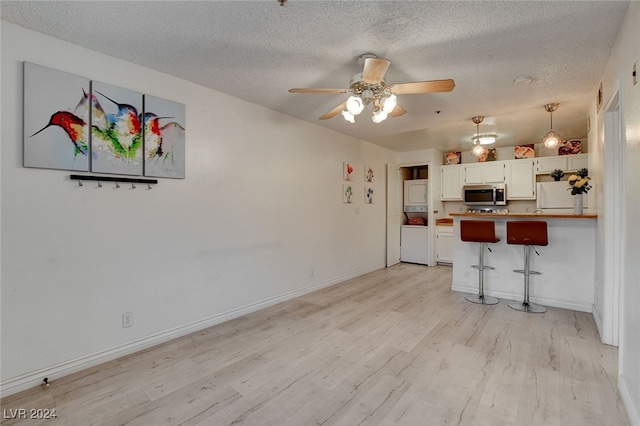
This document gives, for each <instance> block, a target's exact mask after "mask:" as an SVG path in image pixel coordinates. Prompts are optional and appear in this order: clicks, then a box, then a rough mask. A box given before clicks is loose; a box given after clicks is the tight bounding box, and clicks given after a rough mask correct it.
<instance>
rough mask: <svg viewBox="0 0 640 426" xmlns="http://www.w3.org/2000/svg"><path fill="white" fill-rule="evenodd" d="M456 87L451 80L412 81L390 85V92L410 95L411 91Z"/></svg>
mask: <svg viewBox="0 0 640 426" xmlns="http://www.w3.org/2000/svg"><path fill="white" fill-rule="evenodd" d="M454 87H456V83H455V82H454V81H453V80H431V81H414V82H411V83H398V84H394V85H393V86H391V92H393V93H395V94H396V95H410V94H412V93H434V92H450V91H452V90H453V88H454Z"/></svg>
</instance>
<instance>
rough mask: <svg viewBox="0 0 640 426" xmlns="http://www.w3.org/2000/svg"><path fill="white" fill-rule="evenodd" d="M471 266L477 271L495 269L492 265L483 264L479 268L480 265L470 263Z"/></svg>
mask: <svg viewBox="0 0 640 426" xmlns="http://www.w3.org/2000/svg"><path fill="white" fill-rule="evenodd" d="M471 267H472V268H473V269H477V270H479V271H492V270H494V269H496V268H494V267H493V266H487V265H484V267H483V268H481V267H480V265H471Z"/></svg>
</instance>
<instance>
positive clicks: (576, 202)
mask: <svg viewBox="0 0 640 426" xmlns="http://www.w3.org/2000/svg"><path fill="white" fill-rule="evenodd" d="M582 195H583V194H576V195H574V196H573V214H582V211H583V205H582Z"/></svg>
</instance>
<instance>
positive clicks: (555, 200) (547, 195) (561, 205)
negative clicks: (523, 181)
mask: <svg viewBox="0 0 640 426" xmlns="http://www.w3.org/2000/svg"><path fill="white" fill-rule="evenodd" d="M536 185H537V191H538V198H537V199H536V209H538V210H541V211H542V212H543V213H573V197H572V196H571V191H570V190H569V184H568V183H567V181H559V182H538V183H537V184H536ZM583 202H584V210H585V213H586V212H587V211H588V208H589V195H588V194H584V196H583Z"/></svg>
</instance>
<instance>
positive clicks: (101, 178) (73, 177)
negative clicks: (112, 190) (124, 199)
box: [69, 175, 158, 189]
mask: <svg viewBox="0 0 640 426" xmlns="http://www.w3.org/2000/svg"><path fill="white" fill-rule="evenodd" d="M69 178H70V179H71V180H77V181H78V186H83V183H82V182H83V181H89V180H91V181H97V182H98V188H102V182H115V183H116V188H120V184H121V183H130V184H131V189H135V188H136V183H146V184H147V189H151V188H152V186H151V185H155V184H157V183H158V179H141V178H126V177H114V176H89V175H70V176H69Z"/></svg>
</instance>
